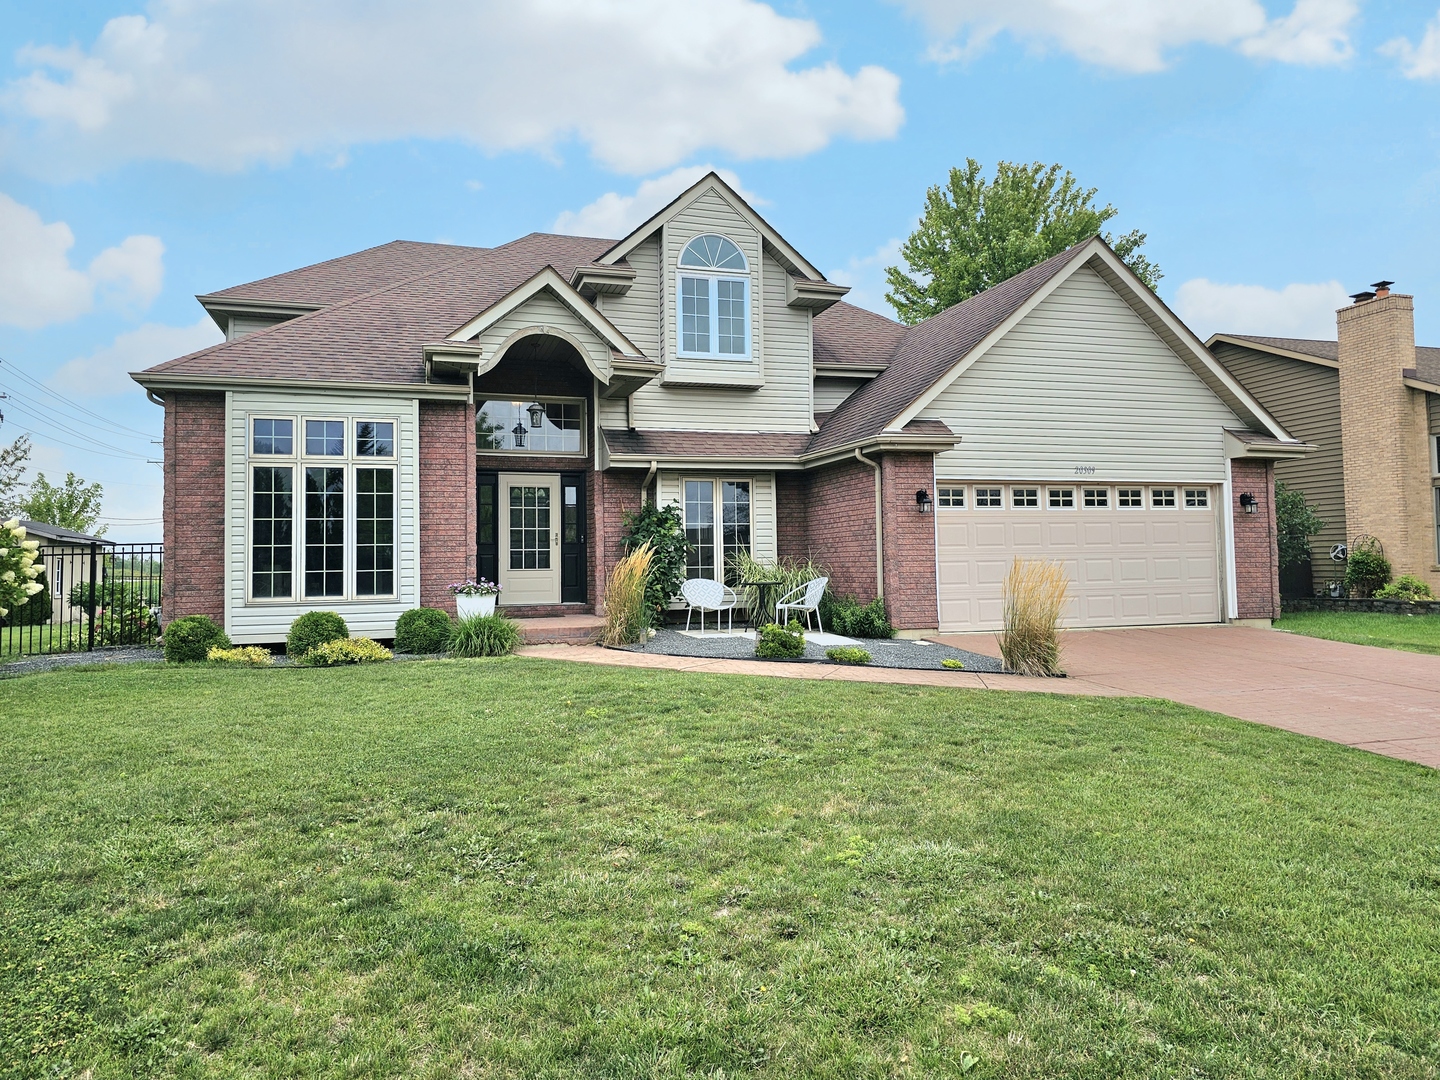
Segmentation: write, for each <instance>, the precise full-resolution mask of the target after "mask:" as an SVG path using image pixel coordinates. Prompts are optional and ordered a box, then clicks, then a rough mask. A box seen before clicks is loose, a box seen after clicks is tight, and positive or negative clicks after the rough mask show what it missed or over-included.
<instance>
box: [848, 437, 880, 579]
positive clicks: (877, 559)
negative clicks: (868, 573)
mask: <svg viewBox="0 0 1440 1080" xmlns="http://www.w3.org/2000/svg"><path fill="white" fill-rule="evenodd" d="M855 460H856V461H859V462H861V463H862V464H864V465H869V466H870V468H872V469H874V470H875V597H876V599H879V600H884V599H885V532H884V526H885V520H884V518H883V517H882V516H881V514H880V463H879V462H878V461H871V460H870V459H869V458H867V457H866V456H865V454H864V453H863V452H862V451H861V450H860V449H859V448H858V447H857V448H856V450H855Z"/></svg>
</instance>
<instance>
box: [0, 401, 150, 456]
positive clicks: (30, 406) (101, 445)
mask: <svg viewBox="0 0 1440 1080" xmlns="http://www.w3.org/2000/svg"><path fill="white" fill-rule="evenodd" d="M10 402H11V404H12V405H13V406H14V407H15V408H17V409H19V410H20V411H21V413H28V414H29V415H30V418H31V420H32V421H33V422H36V423H40V424H50V425H53V426H54V427H57V428H59V429H60V430H61V431H63V432H64V433H65V434H67V435H70V436H72V437H74V438H77V439H84V440H85V441H86V442H88V443H91V444H93V445H94V447H96V449H95V450H94V451H93V452H94V453H105V452H107V451H108V452H109V453H110V454H111V455H112V456H119V457H133V458H138V459H140V460H142V461H143V460H145V455H144V454H143V453H139V452H137V451H134V450H127V449H125V448H124V447H123V446H113V445H111V444H110V443H107V442H101V441H100V440H99V439H97V438H95V437H94V436H93V435H87V434H85V432H83V431H76V430H75V429H74V428H72V427H70V426H68V425H67V424H65V423H62V422H61V419H56V418H55V416H54V414H53V412H52V413H51V415H49V416H47V415H45V414H44V413H41V412H37V411H36V410H37V409H44V408H45V407H44V406H43V405H37V404H36V403H35V402H32V401H27V402H22V401H20V400H19V399H17V398H11V399H10ZM45 411H46V412H51V410H48V409H47V410H45ZM62 419H68V417H65V418H62ZM50 437H51V438H53V437H54V436H53V435H51V436H50ZM76 449H77V450H83V449H85V448H84V447H76Z"/></svg>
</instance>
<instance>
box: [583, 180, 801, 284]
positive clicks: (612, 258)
mask: <svg viewBox="0 0 1440 1080" xmlns="http://www.w3.org/2000/svg"><path fill="white" fill-rule="evenodd" d="M710 193H714V194H715V195H717V196H719V197H720V198H721V199H722V200H724V201H725V202H726V203H728V204H729V206H730V208H731V209H732V210H734V211H735V213H737V214H739V215H740V216H741V217H742V218H744V219H745V220H746V221H747V222H749V223H750V225H751V226H752V227H753V228H754V229H755V231H756V232H758V233H759V234H760V236H761V238H762V239H763V241H764V243H765V244H766V245H767V246H768V247H769V248H770V249H771V251H772V252H773V253H774V254H775V255H776V257H778V258H779V259H780V260H781V262H783V263H787V264H788V267H787V269H792V270H794V271H795V272H797V273H799V274H800V275H801V276H802V277H805V278H808V279H810V280H811V281H824V280H825V275H824V274H822V273H821V272H820V271H819V270H817V269H816V268H815V267H814V265H812V264H811V263H810V261H809V260H807V259H806V258H805V257H804V256H803V255H801V254H800V252H798V251H796V250H795V248H793V247H792V246H791V245H790V242H789V241H788V240H786V239H785V238H784V237H783V236H781V235H780V234H779V233H778V232H776V231H775V229H774V228H772V227H771V225H770V223H769V222H767V221H766V220H765V219H764V218H762V217H761V216H760V215H759V214H757V213H756V212H755V210H754V208H753V207H751V205H750V204H749V203H747V202H746V201H745V200H744V199H743V198H741V196H740V194H739V193H738V192H736V190H735V189H734V188H732V187H731V186H730V185H729V184H727V183H726V182H725V181H724V180H722V179H721V178H720V176H719V174H718V173H714V172H709V173H706V174H705V175H704V176H702V177H701V178H700V179H699V180H697V181H696V182H695V183H693V184H691V185H690V186H689V187H688V188H686V189H685V190H684V191H682V192H681V193H680V194H679V195H677V196H676V197H675V198H674V199H672V200H671V201H670V202H669V203H668V204H667V205H665V206H663V207H661V208H660V209H659V210H657V211H656V212H655V213H653V214H651V215H650V216H649V217H648V218H646V219H645V221H644V222H642V223H641V224H640V226H639V227H638V228H636V229H634V230H632V231H631V232H630V233H629V234H628V235H627V236H626V237H625V238H624V239H622V240H619V241H617V242H616V243H615V245H614V246H613V247H611V248H610V250H608V251H606V252H605V253H604V254H603V255H601V256H600V257H599V258H598V259H596V260H595V261H596V262H597V263H600V264H601V265H605V266H608V265H611V264H613V263H617V262H619V261H620V260H621V259H623V258H625V256H626V255H628V254H629V253H630V252H631V251H633V250H634V249H635V248H636V247H637V246H638V245H640V244H641V243H643V242H644V241H645V240H646V239H647V238H649V237H650V236H651V235H652V234H653V233H654V232H655V231H656V230H657V229H659V228H661V227H662V226H663V225H664V224H665V223H666V222H668V221H669V220H670V219H671V218H673V217H675V215H676V214H679V213H681V212H683V211H684V210H685V208H686V207H688V206H689V205H690V204H691V203H693V202H695V200H697V199H700V198H703V197H704V196H705V195H707V194H710Z"/></svg>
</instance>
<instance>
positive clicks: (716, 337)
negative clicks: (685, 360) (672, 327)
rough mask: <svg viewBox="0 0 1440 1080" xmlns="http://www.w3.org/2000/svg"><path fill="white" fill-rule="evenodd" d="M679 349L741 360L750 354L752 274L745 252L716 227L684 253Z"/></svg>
mask: <svg viewBox="0 0 1440 1080" xmlns="http://www.w3.org/2000/svg"><path fill="white" fill-rule="evenodd" d="M680 268H681V273H680V283H679V290H678V292H679V295H678V296H677V297H676V300H677V307H678V309H679V310H678V314H679V320H678V321H679V324H680V355H681V356H698V357H708V358H713V359H721V360H743V359H746V358H748V357H749V355H750V274H749V270H750V268H749V265H748V264H747V263H746V261H745V253H744V252H742V251H741V250H740V248H739V247H737V246H736V244H735V242H734V241H733V240H729V239H727V238H726V237H724V236H720V235H718V234H715V233H707V234H706V235H704V236H697V237H695V239H693V240H691V241H690V242H689V243H688V244H686V245H685V250H684V251H682V252H681V253H680Z"/></svg>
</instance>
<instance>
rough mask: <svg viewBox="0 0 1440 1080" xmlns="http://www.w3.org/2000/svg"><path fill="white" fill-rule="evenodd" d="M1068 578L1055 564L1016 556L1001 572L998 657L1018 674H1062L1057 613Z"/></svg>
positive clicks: (1061, 610)
mask: <svg viewBox="0 0 1440 1080" xmlns="http://www.w3.org/2000/svg"><path fill="white" fill-rule="evenodd" d="M1069 589H1070V580H1069V578H1067V577H1066V576H1065V568H1064V567H1063V566H1061V565H1060V564H1059V563H1053V562H1034V561H1031V560H1028V559H1016V560H1015V561H1014V562H1013V563H1011V564H1010V572H1009V573H1008V574H1006V575H1005V584H1004V587H1003V593H1002V603H1003V614H1002V619H1003V625H1004V629H1003V630H1001V632H1000V634H999V640H1000V656H1001V657H1002V658H1003V659H1004V661H1005V666H1006V667H1007V668H1008V669H1009V670H1011V671H1013V672H1016V673H1017V674H1020V675H1063V674H1064V672H1063V671H1061V669H1060V616H1061V614H1063V613H1064V611H1065V600H1066V597H1067V594H1068V593H1069Z"/></svg>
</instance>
